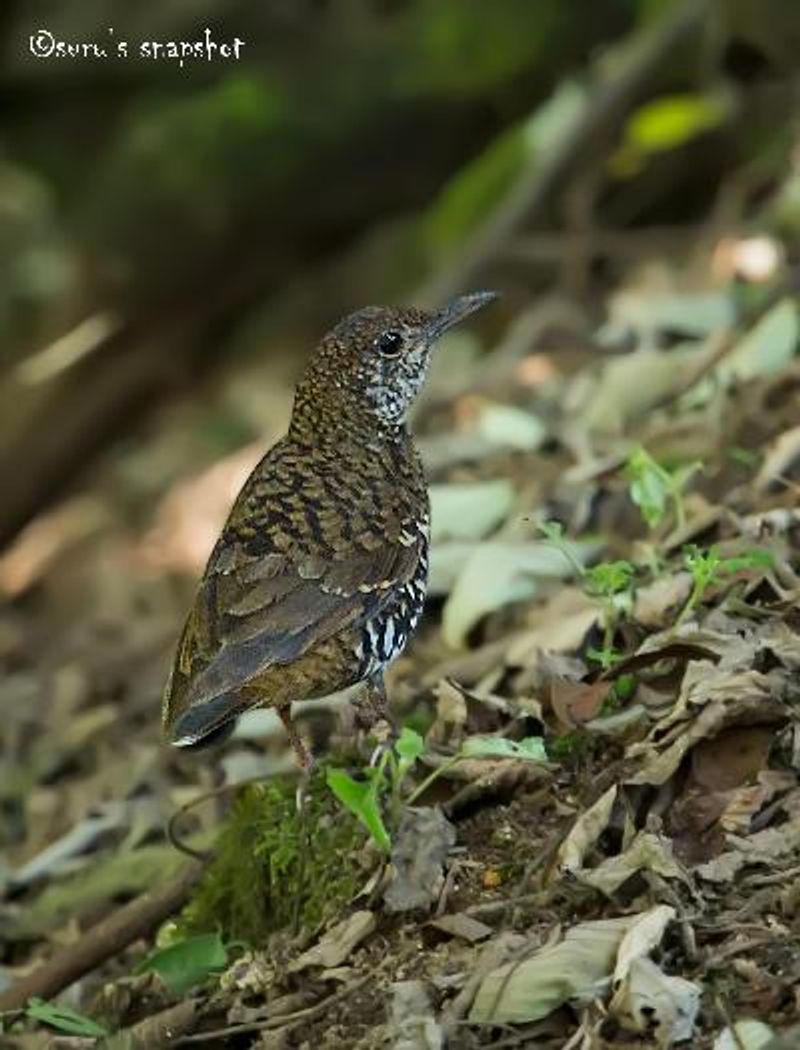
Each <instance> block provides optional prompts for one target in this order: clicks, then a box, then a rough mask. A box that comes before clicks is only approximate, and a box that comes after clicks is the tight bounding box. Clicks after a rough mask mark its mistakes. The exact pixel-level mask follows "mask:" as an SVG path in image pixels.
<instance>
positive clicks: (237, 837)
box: [180, 773, 365, 946]
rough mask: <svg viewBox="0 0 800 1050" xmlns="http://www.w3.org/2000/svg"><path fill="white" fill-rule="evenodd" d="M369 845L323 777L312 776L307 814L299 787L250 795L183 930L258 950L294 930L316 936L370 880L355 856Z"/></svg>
mask: <svg viewBox="0 0 800 1050" xmlns="http://www.w3.org/2000/svg"><path fill="white" fill-rule="evenodd" d="M364 842H365V833H364V831H363V830H362V829H361V827H360V826H359V825H358V824H357V822H356V821H355V820H354V819H353V818H352V817H350V815H349V814H347V813H344V812H342V810H341V809H339V808H338V806H337V804H336V802H335V800H334V799H333V797H332V796H331V793H330V791H329V790H328V788H327V786H326V784H325V777H324V773H317V774H315V775H314V776H313V777H312V779H311V782H310V783H309V785H308V787H307V789H306V796H305V802H304V805H303V811H302V813H299V812H298V810H297V806H296V802H295V784H294V782H288V781H270V782H267V783H264V784H258V785H253V786H249V787H246V788H243V789H242V791H241V793H240V795H239V796H238V798H237V799H236V801H235V803H234V805H233V807H232V810H231V813H230V815H229V816H228V818H227V820H226V822H225V825H224V827H223V829H222V831H221V833H220V836H219V840H218V842H217V845H216V848H215V857H214V860H213V861H212V862H211V865H210V867H209V869H208V871H207V873H206V875H205V877H204V878H203V880H202V881H201V883H200V885H199V886H198V888H197V890H196V891H195V893H194V896H193V897H192V899H191V901H190V902H189V904H188V905H187V906H186V908H185V909H184V912H183V915H182V917H181V921H180V925H181V927H182V928H183V930H184V931H185V932H186V933H187V934H189V933H202V932H209V931H213V930H219V931H220V933H222V935H223V936H224V938H225V939H226V940H228V941H231V940H238V941H244V942H245V943H247V944H249V945H253V946H257V945H260V944H262V943H263V941H264V940H265V938H266V937H267V936H268V935H269V934H271V933H273V932H274V931H276V930H279V929H283V928H284V927H288V926H290V925H292V924H296V925H298V926H300V927H302V928H304V929H312V930H313V929H316V928H317V927H318V926H319V925H320V924H321V923H323V922H324V921H325V920H326V919H328V918H330V917H331V916H332V915H335V914H336V913H337V912H338V911H339V910H340V909H341V907H342V906H343V905H345V904H346V903H347V901H348V900H350V898H351V897H352V896H353V894H354V893H355V891H356V890H357V889H358V885H359V883H360V881H363V873H360V872H359V869H358V866H357V865H356V864H354V863H353V853H354V852H357V851H359V850H360V849H361V848H362V847H363V845H364Z"/></svg>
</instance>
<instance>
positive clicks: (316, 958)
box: [288, 910, 376, 973]
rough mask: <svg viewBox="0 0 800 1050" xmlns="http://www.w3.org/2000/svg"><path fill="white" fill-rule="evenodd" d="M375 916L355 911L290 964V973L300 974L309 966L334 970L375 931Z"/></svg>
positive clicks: (364, 911) (367, 912)
mask: <svg viewBox="0 0 800 1050" xmlns="http://www.w3.org/2000/svg"><path fill="white" fill-rule="evenodd" d="M375 925H376V921H375V915H374V913H373V912H371V911H366V910H362V911H355V912H353V914H352V915H350V916H348V918H346V919H344V920H343V921H342V922H338V923H337V924H336V925H335V926H332V927H331V929H329V930H328V931H327V932H326V933H325V934H324V935H323V936H322V937H321V938H320V940H319V941H318V942H317V944H315V945H314V946H313V947H312V948H309V949H308V951H305V952H303V954H302V955H300V956H299V957H298V958H297V959H295V960H293V962H291V963H289V967H288V972H289V973H299V972H300V970H306V969H308V967H309V966H322V967H325V968H327V969H332V968H333V967H336V966H341V964H342V963H343V962H344V961H345V960H346V959H347V958H348V957H349V955H350V953H351V952H352V951H353V949H354V948H355V947H357V945H359V944H360V943H361V942H362V941H363V940H365V939H366V938H367V937H369V935H370V934H371V933H372V932H373V930H374V929H375Z"/></svg>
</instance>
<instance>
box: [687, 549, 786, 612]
mask: <svg viewBox="0 0 800 1050" xmlns="http://www.w3.org/2000/svg"><path fill="white" fill-rule="evenodd" d="M683 563H684V565H685V566H686V568H687V569H688V570H689V572H690V573H691V574H692V591H691V594H690V595H689V598H688V601H687V602H686V605H685V606H684V607H683V609H682V610H681V613H680V616H679V617H678V621H677V622H678V623H683V621H684V620H685V619H686V617H687V616H689V614H690V613H692V612H693V611H694V610H695V609H696V608H697V606H698V605H699V604H700V603H701V602H702V600H703V597H704V595H705V593H706V591H707V590H708V588H709V587H711V586H712V585H713V584H716V583H720V582H721V581H722V580H724V579H725V578H726V577H728V576H732V575H733V574H734V573H737V572H742V571H744V570H745V569H768V568H770V567H771V566H772V564H773V558H772V555H771V554H770V552H769V551H765V550H760V549H755V550H751V551H745V552H744V553H743V554H738V555H734V556H732V557H730V558H723V557H722V556H721V555H720V553H719V549H718V548H717V547H709V549H708V550H702V549H701V548H700V547H696V546H691V547H686V548H685V550H684V553H683Z"/></svg>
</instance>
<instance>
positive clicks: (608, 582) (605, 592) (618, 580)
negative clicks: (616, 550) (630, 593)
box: [585, 561, 636, 597]
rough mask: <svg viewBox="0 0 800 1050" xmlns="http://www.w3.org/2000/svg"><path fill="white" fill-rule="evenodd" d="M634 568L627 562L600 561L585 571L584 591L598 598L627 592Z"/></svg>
mask: <svg viewBox="0 0 800 1050" xmlns="http://www.w3.org/2000/svg"><path fill="white" fill-rule="evenodd" d="M635 572H636V567H635V566H634V565H632V564H631V563H630V562H629V561H601V562H600V564H599V565H593V566H592V568H591V569H587V570H586V574H585V575H586V589H587V591H588V592H589V593H590V594H593V595H596V596H598V597H610V596H611V595H614V594H619V593H620V592H621V591H627V590H628V588H629V587H630V585H631V581H632V580H633V576H634V573H635Z"/></svg>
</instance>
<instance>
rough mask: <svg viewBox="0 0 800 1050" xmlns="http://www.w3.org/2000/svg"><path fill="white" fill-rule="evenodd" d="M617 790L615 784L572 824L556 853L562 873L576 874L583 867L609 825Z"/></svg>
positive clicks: (557, 862) (558, 867)
mask: <svg viewBox="0 0 800 1050" xmlns="http://www.w3.org/2000/svg"><path fill="white" fill-rule="evenodd" d="M617 791H618V787H617V785H616V784H613V785H612V786H611V787H610V788H609V789H608V791H606V792H604V793H603V794H602V795H601V796H600V798H598V799H597V801H596V802H594V803H593V804H592V805H591V806H590V807H589V808H588V809H587V810H586V812H585V813H582V814H581V815H580V816H579V817H578V819H577V820H576V821H575V823H574V824H573V825H572V827H571V828H570V830H569V832H568V833H567V836H566V838H565V839H564V841H563V842H562V843H561V845H560V846H559V848H558V853H557V854H556V868H557V870H558V871H559V872H560V873H561V874H570V875H574V874H575V872H577V871H579V870H580V869H581V868H582V867H583V861H584V858H585V857H586V854H587V853H588V852H589V850H590V849H592V847H593V846H595V845H596V844H597V840H598V839H599V838H600V836H601V835H602V834H603V832H604V831H605V830H606V828H607V827H608V822H609V820H610V819H611V813H612V811H613V809H614V803H615V802H616V800H617Z"/></svg>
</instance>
